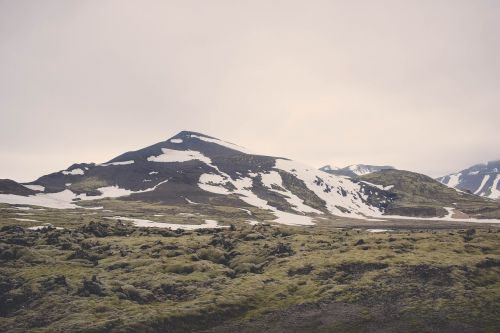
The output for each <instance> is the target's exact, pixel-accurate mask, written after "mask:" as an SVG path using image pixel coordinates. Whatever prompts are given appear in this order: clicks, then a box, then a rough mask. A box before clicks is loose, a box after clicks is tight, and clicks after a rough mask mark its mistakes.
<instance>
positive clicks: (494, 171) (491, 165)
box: [437, 160, 500, 199]
mask: <svg viewBox="0 0 500 333" xmlns="http://www.w3.org/2000/svg"><path fill="white" fill-rule="evenodd" d="M437 180H438V181H439V182H441V183H443V184H445V185H447V186H449V187H453V188H456V189H459V190H463V191H468V192H470V193H473V194H476V195H480V196H484V197H488V198H491V199H500V184H499V182H500V160H497V161H490V162H487V163H483V164H476V165H473V166H471V167H470V168H467V169H464V170H462V171H460V172H457V173H452V174H449V175H446V176H443V177H439V178H437Z"/></svg>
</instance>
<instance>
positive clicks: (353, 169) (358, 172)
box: [320, 164, 394, 177]
mask: <svg viewBox="0 0 500 333" xmlns="http://www.w3.org/2000/svg"><path fill="white" fill-rule="evenodd" d="M387 169H394V167H392V166H389V165H369V164H352V165H349V166H346V167H344V168H336V167H331V166H329V165H327V166H324V167H322V168H321V169H320V170H321V171H325V172H328V173H331V174H333V175H338V176H347V177H358V176H363V175H367V174H370V173H372V172H378V171H381V170H387Z"/></svg>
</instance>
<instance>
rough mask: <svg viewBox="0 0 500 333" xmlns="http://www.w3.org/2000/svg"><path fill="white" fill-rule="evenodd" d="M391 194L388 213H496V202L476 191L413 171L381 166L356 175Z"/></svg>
mask: <svg viewBox="0 0 500 333" xmlns="http://www.w3.org/2000/svg"><path fill="white" fill-rule="evenodd" d="M360 179H361V180H363V181H366V182H369V183H372V184H375V185H379V186H381V188H383V189H385V190H387V191H389V192H391V193H393V194H394V197H393V200H392V201H391V203H390V204H389V205H388V207H387V208H386V213H387V214H390V215H405V216H418V217H430V216H442V217H444V216H448V217H450V218H451V217H456V218H468V217H470V216H476V217H482V218H498V217H500V204H499V203H498V202H497V201H494V200H487V199H484V198H482V197H478V196H476V195H471V194H469V193H465V192H460V191H456V190H455V189H452V188H450V187H448V186H445V185H443V184H441V183H439V182H438V181H436V180H434V179H432V178H430V177H428V176H425V175H422V174H418V173H414V172H409V171H403V170H382V171H379V172H375V173H371V174H368V175H364V176H361V177H360Z"/></svg>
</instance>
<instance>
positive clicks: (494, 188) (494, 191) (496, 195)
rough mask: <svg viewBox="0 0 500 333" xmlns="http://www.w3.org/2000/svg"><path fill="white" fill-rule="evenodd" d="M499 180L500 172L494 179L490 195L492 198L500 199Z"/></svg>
mask: <svg viewBox="0 0 500 333" xmlns="http://www.w3.org/2000/svg"><path fill="white" fill-rule="evenodd" d="M498 181H500V174H498V175H497V176H496V178H495V180H494V181H493V185H492V186H491V193H490V195H489V196H488V197H489V198H491V199H500V190H498Z"/></svg>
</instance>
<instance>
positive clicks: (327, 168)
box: [319, 164, 339, 172]
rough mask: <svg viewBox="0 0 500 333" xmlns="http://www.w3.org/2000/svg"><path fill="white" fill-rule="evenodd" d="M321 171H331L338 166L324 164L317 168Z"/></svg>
mask: <svg viewBox="0 0 500 333" xmlns="http://www.w3.org/2000/svg"><path fill="white" fill-rule="evenodd" d="M319 169H320V170H321V171H325V172H328V171H333V170H338V169H339V168H338V167H336V166H333V165H330V164H328V165H325V166H324V167H321V168H319Z"/></svg>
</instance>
